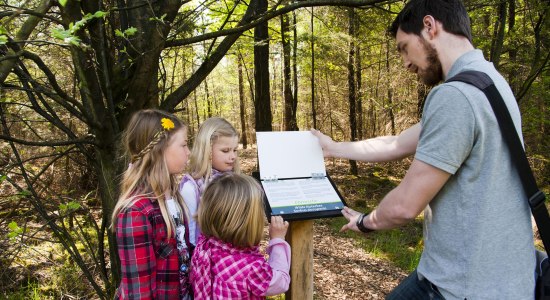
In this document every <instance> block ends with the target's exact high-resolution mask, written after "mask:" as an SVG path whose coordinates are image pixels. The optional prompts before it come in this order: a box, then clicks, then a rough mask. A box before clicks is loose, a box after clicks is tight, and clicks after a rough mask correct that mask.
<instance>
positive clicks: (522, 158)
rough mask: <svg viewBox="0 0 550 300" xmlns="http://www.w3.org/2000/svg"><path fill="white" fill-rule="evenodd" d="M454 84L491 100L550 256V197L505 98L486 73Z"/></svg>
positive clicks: (463, 77)
mask: <svg viewBox="0 0 550 300" xmlns="http://www.w3.org/2000/svg"><path fill="white" fill-rule="evenodd" d="M450 81H461V82H465V83H468V84H471V85H473V86H475V87H477V88H478V89H480V90H481V91H483V93H485V95H486V96H487V99H489V103H490V104H491V107H492V108H493V112H494V113H495V116H496V118H497V121H498V125H499V127H500V132H501V133H502V136H503V138H504V140H505V142H506V144H507V145H508V148H509V149H510V154H511V156H512V161H513V163H514V164H515V166H516V168H517V169H518V173H519V175H520V179H521V183H522V185H523V189H524V191H525V194H527V199H528V201H529V206H530V207H531V213H532V214H533V217H534V218H535V222H536V223H537V228H538V230H539V233H540V236H541V239H542V242H543V244H544V248H545V249H546V252H547V253H550V216H549V215H548V209H547V208H546V205H545V203H544V202H545V198H546V197H545V195H544V193H543V192H542V191H540V190H539V189H538V188H537V183H536V181H535V177H534V176H533V172H532V170H531V167H530V166H529V161H528V160H527V155H526V154H525V150H524V149H523V146H522V144H521V140H520V138H519V135H518V133H517V131H516V128H515V127H514V122H513V121H512V117H511V116H510V113H509V112H508V109H507V108H506V104H505V103H504V100H503V99H502V96H501V95H500V93H499V92H498V90H497V88H496V86H495V84H494V83H493V80H492V79H491V77H489V75H487V74H485V73H483V72H479V71H464V72H461V73H459V74H457V75H456V76H453V77H452V78H449V79H447V80H446V82H450Z"/></svg>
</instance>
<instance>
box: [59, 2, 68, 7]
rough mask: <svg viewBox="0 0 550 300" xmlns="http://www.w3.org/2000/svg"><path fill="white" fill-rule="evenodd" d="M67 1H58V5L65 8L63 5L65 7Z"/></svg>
mask: <svg viewBox="0 0 550 300" xmlns="http://www.w3.org/2000/svg"><path fill="white" fill-rule="evenodd" d="M67 1H68V0H59V5H61V6H63V7H65V5H67Z"/></svg>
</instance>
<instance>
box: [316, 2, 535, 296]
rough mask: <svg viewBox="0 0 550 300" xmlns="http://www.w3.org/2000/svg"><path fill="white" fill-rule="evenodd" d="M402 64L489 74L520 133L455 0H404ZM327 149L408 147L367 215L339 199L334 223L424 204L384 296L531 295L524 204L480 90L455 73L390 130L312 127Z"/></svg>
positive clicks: (373, 157)
mask: <svg viewBox="0 0 550 300" xmlns="http://www.w3.org/2000/svg"><path fill="white" fill-rule="evenodd" d="M390 32H391V33H392V34H393V36H394V37H395V39H396V44H397V51H398V52H399V53H400V55H401V57H402V59H403V62H404V66H405V68H406V69H407V70H409V71H411V72H413V73H416V74H417V75H418V78H419V79H420V80H421V81H422V82H424V83H425V84H427V85H436V84H438V83H440V82H441V81H442V80H443V79H446V78H450V77H453V76H454V75H456V74H458V73H460V72H463V71H466V70H476V71H481V72H485V73H486V74H488V75H489V77H491V79H492V80H493V81H494V83H495V85H496V87H497V89H498V91H499V92H500V94H501V95H502V98H503V99H504V101H505V103H506V106H507V108H508V110H509V112H510V114H511V116H512V119H513V121H514V125H515V128H516V131H517V132H518V133H519V136H520V138H522V135H521V118H520V112H519V108H518V105H517V102H516V100H515V97H514V95H513V93H512V90H511V89H510V87H509V85H508V83H507V82H506V80H505V79H504V78H503V77H502V76H501V75H500V74H499V73H498V71H497V70H496V69H495V67H494V66H493V64H492V63H490V62H488V61H487V60H485V59H484V57H483V53H482V52H481V51H480V50H476V49H475V48H474V46H473V45H472V35H471V29H470V18H469V17H468V14H467V12H466V9H465V8H464V5H463V4H462V2H461V1H460V0H411V1H409V2H408V3H407V4H406V5H405V7H404V8H403V10H402V11H401V12H400V13H399V15H398V16H397V17H396V19H395V20H394V22H393V24H392V26H391V28H390ZM312 132H313V134H314V135H316V136H317V137H318V138H319V142H320V144H321V146H322V148H323V152H324V155H325V156H326V157H341V158H347V159H353V160H363V161H370V162H377V161H388V160H396V159H400V158H403V157H406V156H409V155H411V154H413V153H414V160H413V161H412V163H411V166H410V168H409V170H408V171H407V174H406V175H405V177H404V178H403V180H402V181H401V183H400V184H399V185H398V186H397V187H396V188H395V189H393V190H392V191H390V192H389V193H388V194H387V195H386V196H385V197H384V198H383V199H382V201H381V202H380V204H379V205H378V207H376V209H375V210H373V211H372V212H370V213H369V214H362V213H359V212H357V211H354V210H352V209H350V208H347V207H346V208H344V210H342V214H343V215H344V217H346V219H348V220H349V223H348V224H346V225H344V226H343V227H342V230H343V231H344V230H354V231H360V232H364V233H368V232H370V231H374V230H381V229H389V228H395V227H398V226H400V225H403V224H405V223H407V222H410V221H411V220H414V219H415V218H416V217H417V216H418V215H419V214H420V213H421V212H424V250H423V252H422V256H421V258H420V262H419V265H418V267H417V269H416V270H415V271H414V272H413V273H412V274H410V275H409V277H407V278H406V279H405V280H404V281H403V282H401V283H400V284H399V285H398V286H397V287H396V288H395V289H394V290H393V292H392V293H391V294H390V295H388V297H387V299H407V300H409V299H457V300H458V299H460V300H463V299H514V300H518V299H533V298H534V287H535V278H534V270H535V249H534V243H533V233H532V226H531V214H530V209H529V206H528V204H527V201H526V196H525V194H524V192H523V188H522V185H521V182H520V179H519V175H518V171H517V170H516V168H515V167H514V165H513V163H512V161H511V157H510V152H509V150H508V147H507V145H506V143H505V141H504V140H503V138H502V134H501V132H500V129H499V126H498V122H497V120H496V117H495V115H494V113H493V111H492V109H491V106H490V104H489V101H488V99H487V97H486V96H485V94H483V92H482V91H481V90H479V89H477V88H476V87H474V86H471V85H469V84H466V83H462V82H449V83H443V84H439V85H437V86H435V87H434V88H433V89H432V90H431V91H430V93H429V95H428V97H427V99H426V101H425V104H424V109H423V115H422V119H421V121H420V123H419V124H416V125H414V126H413V127H411V128H409V129H407V130H405V131H403V132H402V133H401V134H400V135H398V136H385V137H377V138H373V139H368V140H364V141H358V142H340V143H337V142H334V141H333V140H332V139H331V138H330V137H328V136H326V135H324V134H322V133H320V132H319V131H317V130H312Z"/></svg>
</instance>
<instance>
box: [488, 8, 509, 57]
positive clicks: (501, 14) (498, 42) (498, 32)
mask: <svg viewBox="0 0 550 300" xmlns="http://www.w3.org/2000/svg"><path fill="white" fill-rule="evenodd" d="M506 12H507V11H506V0H500V4H499V5H498V16H497V20H496V22H495V34H494V36H493V41H492V43H491V55H490V60H491V61H492V62H493V64H494V65H495V67H496V68H499V64H500V54H501V53H502V45H503V44H504V33H505V28H506Z"/></svg>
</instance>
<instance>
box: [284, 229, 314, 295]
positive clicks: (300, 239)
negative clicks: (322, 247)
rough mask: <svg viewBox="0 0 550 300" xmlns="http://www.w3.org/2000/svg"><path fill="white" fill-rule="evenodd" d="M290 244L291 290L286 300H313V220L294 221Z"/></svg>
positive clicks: (290, 233) (289, 235)
mask: <svg viewBox="0 0 550 300" xmlns="http://www.w3.org/2000/svg"><path fill="white" fill-rule="evenodd" d="M287 241H288V243H289V244H290V250H291V253H292V254H291V263H290V288H289V289H288V292H286V294H285V300H311V299H313V220H306V221H292V222H290V228H289V230H288V233H287Z"/></svg>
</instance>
